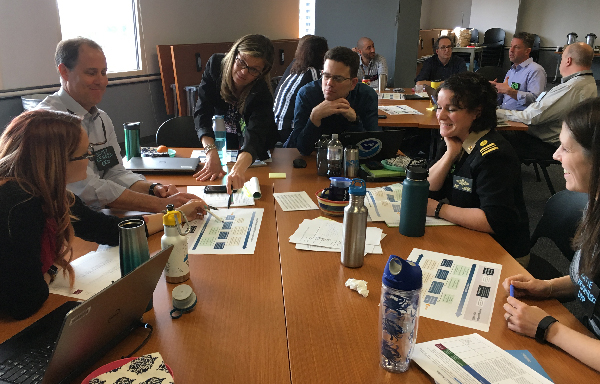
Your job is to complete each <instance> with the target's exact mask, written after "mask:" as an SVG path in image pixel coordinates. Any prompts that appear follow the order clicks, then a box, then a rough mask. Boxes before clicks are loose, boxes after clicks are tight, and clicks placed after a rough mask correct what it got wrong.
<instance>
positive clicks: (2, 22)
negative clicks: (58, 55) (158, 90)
mask: <svg viewBox="0 0 600 384" xmlns="http://www.w3.org/2000/svg"><path fill="white" fill-rule="evenodd" d="M139 1H140V8H141V12H140V14H141V20H142V29H141V34H142V36H143V45H144V47H145V48H146V49H145V57H142V60H144V61H145V62H146V63H147V65H148V73H158V72H159V68H158V59H157V55H156V45H157V44H184V43H203V42H222V41H233V40H235V39H237V38H238V37H240V36H242V35H245V34H248V33H262V34H265V35H267V36H269V37H270V38H272V39H282V38H297V37H298V5H299V3H298V0H253V1H251V2H248V1H239V0H202V1H200V0H169V1H165V0H139ZM86 17H89V15H87V16H86ZM60 40H61V33H60V25H59V18H58V10H57V7H56V1H55V0H0V90H1V89H15V88H24V87H33V86H42V85H49V84H57V83H58V81H59V79H58V75H57V73H56V69H55V65H54V50H55V48H56V44H57V43H58V42H59V41H60Z"/></svg>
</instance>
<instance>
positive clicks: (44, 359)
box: [0, 342, 54, 384]
mask: <svg viewBox="0 0 600 384" xmlns="http://www.w3.org/2000/svg"><path fill="white" fill-rule="evenodd" d="M53 348H54V343H53V342H52V343H50V344H48V345H46V346H41V347H39V348H36V349H33V350H29V351H26V352H24V353H23V354H21V355H17V356H13V357H11V358H10V359H7V360H5V361H3V362H1V363H0V384H8V383H10V384H13V383H16V384H36V383H41V382H42V379H43V378H44V371H45V370H46V367H47V366H48V361H49V360H50V355H51V354H52V349H53Z"/></svg>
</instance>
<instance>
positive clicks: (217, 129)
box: [212, 115, 227, 165]
mask: <svg viewBox="0 0 600 384" xmlns="http://www.w3.org/2000/svg"><path fill="white" fill-rule="evenodd" d="M212 120H213V131H214V133H215V145H216V146H217V152H219V159H220V160H221V165H226V164H227V157H226V155H227V137H226V136H227V130H226V129H225V120H223V116H222V115H214V116H213V118H212Z"/></svg>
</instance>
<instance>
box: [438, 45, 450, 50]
mask: <svg viewBox="0 0 600 384" xmlns="http://www.w3.org/2000/svg"><path fill="white" fill-rule="evenodd" d="M438 49H439V50H440V51H445V50H446V49H452V46H451V45H440V46H439V47H438Z"/></svg>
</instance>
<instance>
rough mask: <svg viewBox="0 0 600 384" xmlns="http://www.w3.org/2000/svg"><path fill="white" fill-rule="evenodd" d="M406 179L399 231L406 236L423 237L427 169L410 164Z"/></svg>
mask: <svg viewBox="0 0 600 384" xmlns="http://www.w3.org/2000/svg"><path fill="white" fill-rule="evenodd" d="M407 168H408V170H407V171H406V179H405V180H404V182H403V183H402V204H401V206H400V225H399V226H398V231H400V233H401V234H403V235H404V236H410V237H421V236H423V235H424V234H425V219H426V217H427V200H428V198H429V181H427V175H428V172H427V169H425V168H424V167H422V166H414V165H413V166H410V165H409V166H408V167H407Z"/></svg>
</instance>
